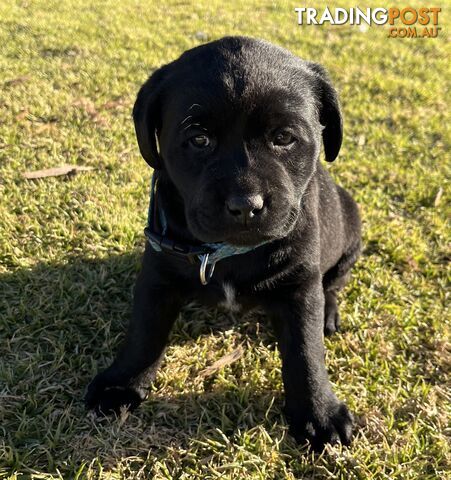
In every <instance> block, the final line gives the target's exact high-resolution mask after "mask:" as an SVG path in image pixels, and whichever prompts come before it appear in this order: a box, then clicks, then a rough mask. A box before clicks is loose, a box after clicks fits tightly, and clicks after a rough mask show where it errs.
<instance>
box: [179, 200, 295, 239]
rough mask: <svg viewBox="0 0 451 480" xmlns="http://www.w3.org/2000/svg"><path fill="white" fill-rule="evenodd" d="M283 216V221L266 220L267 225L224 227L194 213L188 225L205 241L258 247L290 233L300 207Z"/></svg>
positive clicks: (194, 233)
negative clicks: (212, 223)
mask: <svg viewBox="0 0 451 480" xmlns="http://www.w3.org/2000/svg"><path fill="white" fill-rule="evenodd" d="M282 217H283V220H282V221H280V220H279V221H275V220H274V221H273V222H270V221H268V222H265V225H246V226H245V225H241V226H239V225H236V226H230V225H228V226H227V227H223V226H222V225H218V226H216V225H211V223H210V222H209V221H208V218H204V217H202V216H201V215H194V218H192V219H191V221H190V219H189V217H188V226H189V229H190V230H191V232H192V234H193V235H194V236H195V237H196V238H198V239H199V240H200V241H202V242H203V243H227V244H229V245H234V246H238V247H241V246H243V247H244V246H245V247H252V246H255V247H256V246H258V245H261V244H262V243H268V242H271V241H274V240H278V239H281V238H284V237H286V236H287V235H289V234H290V232H291V231H292V230H293V228H294V226H295V225H296V222H297V220H298V217H299V209H298V208H294V207H293V208H291V209H290V210H289V211H288V212H285V215H283V216H282ZM279 218H280V216H279Z"/></svg>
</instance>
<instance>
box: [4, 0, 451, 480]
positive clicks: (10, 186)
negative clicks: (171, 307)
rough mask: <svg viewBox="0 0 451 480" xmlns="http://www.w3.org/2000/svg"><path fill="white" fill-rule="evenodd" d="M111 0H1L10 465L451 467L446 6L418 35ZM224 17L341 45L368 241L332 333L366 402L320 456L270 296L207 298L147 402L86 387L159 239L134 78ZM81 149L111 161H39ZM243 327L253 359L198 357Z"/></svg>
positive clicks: (383, 474)
mask: <svg viewBox="0 0 451 480" xmlns="http://www.w3.org/2000/svg"><path fill="white" fill-rule="evenodd" d="M91 3H94V2H88V1H87V0H83V1H79V0H77V1H75V0H70V1H69V0H58V1H55V0H47V1H45V2H44V1H42V0H39V1H33V0H21V1H16V2H2V3H0V42H1V53H0V72H1V76H0V338H1V343H0V358H1V360H0V476H2V477H5V478H11V479H15V478H36V479H37V478H39V479H42V478H45V479H50V478H78V479H82V478H93V479H94V478H113V479H122V478H123V479H134V478H154V479H213V478H224V479H264V480H266V479H275V480H279V479H295V478H296V479H301V478H302V479H304V478H305V479H320V478H321V479H322V478H325V479H327V478H329V479H332V478H337V479H363V480H366V479H400V480H401V479H402V480H406V479H412V480H413V479H426V480H427V479H435V478H437V479H438V478H440V479H444V478H450V477H449V468H450V465H449V460H450V455H449V447H448V446H447V441H448V440H449V432H450V431H449V429H448V430H447V424H448V422H449V406H450V403H449V400H450V399H449V389H447V387H449V376H447V375H449V369H448V368H449V359H450V355H449V344H448V342H447V340H448V338H449V337H448V335H449V329H448V327H449V311H447V310H446V300H447V294H446V286H447V284H446V281H447V278H446V277H447V259H448V258H449V250H447V246H448V244H449V238H450V234H449V233H450V232H449V225H448V224H447V222H446V218H447V213H448V217H449V209H448V211H446V206H447V201H449V183H448V182H447V180H446V178H447V175H446V174H447V168H448V169H449V157H448V158H447V152H448V155H449V140H450V130H449V128H450V123H451V122H450V118H449V115H448V111H449V86H450V85H449V78H450V73H451V72H450V68H449V58H450V53H451V52H450V48H449V44H447V43H446V34H447V32H446V28H445V17H444V15H446V12H444V13H443V14H442V17H441V20H442V27H444V29H443V31H442V32H441V34H440V35H441V36H439V38H437V39H413V40H409V39H388V38H387V27H375V28H370V29H369V30H368V31H366V32H364V31H360V30H359V29H358V28H356V27H344V28H337V27H335V28H334V27H328V26H325V27H305V28H300V27H298V26H297V23H296V16H295V14H294V11H293V8H294V6H295V5H294V4H292V3H289V2H284V3H277V2H266V3H265V2H261V1H260V2H258V1H256V0H251V1H249V2H242V1H238V0H231V1H230V2H223V1H219V0H209V1H206V0H200V1H199V2H192V3H193V4H192V5H191V6H189V5H187V4H185V3H184V2H178V1H176V0H171V1H169V2H157V1H156V0H151V1H150V2H149V1H148V2H138V1H135V0H123V1H121V2H115V1H112V0H105V1H100V2H96V6H90V4H91ZM299 3H300V4H302V5H303V2H299ZM163 4H165V5H164V6H163ZM345 4H346V2H343V3H342V4H340V6H343V5H345ZM373 5H376V3H374V2H373ZM376 6H380V5H379V4H377V5H376ZM323 7H324V5H323ZM225 34H247V35H252V36H257V37H262V38H266V39H268V40H270V41H273V42H275V43H277V44H280V45H282V46H285V47H287V48H288V49H290V50H292V51H293V52H294V53H296V54H298V55H300V56H302V57H304V58H307V59H312V60H315V61H318V62H321V63H323V64H324V65H325V66H326V67H327V68H328V69H329V71H330V73H331V76H332V78H333V79H334V81H335V83H336V85H337V87H338V89H339V91H340V93H341V98H342V104H343V109H344V117H345V138H344V147H343V149H342V151H341V154H340V157H339V159H338V160H337V161H336V162H335V163H334V164H333V165H331V166H330V167H329V168H330V171H331V173H332V174H333V176H334V177H335V178H337V179H338V181H339V182H340V183H341V184H342V185H344V186H345V187H346V188H347V189H349V190H350V191H351V192H352V193H353V195H354V197H355V198H356V199H357V201H358V202H359V204H360V207H361V212H362V216H363V222H364V245H365V249H364V253H363V256H362V259H361V260H360V261H359V263H358V264H357V266H356V268H355V270H354V277H353V280H352V281H351V283H350V284H349V285H348V287H347V288H346V290H345V292H344V294H343V296H342V302H341V312H342V318H343V327H344V331H343V333H341V334H339V335H337V336H334V337H333V338H331V339H327V340H326V344H327V348H328V354H327V364H328V368H329V371H330V375H331V378H332V381H333V383H334V385H335V389H336V392H337V394H338V396H339V397H340V398H343V399H346V400H347V402H348V404H349V405H350V407H351V408H352V410H353V411H355V412H356V414H357V415H358V418H359V422H358V423H359V428H358V431H357V434H356V438H355V440H354V443H353V445H352V447H351V448H349V449H340V448H339V447H334V448H328V450H327V451H326V452H325V453H324V454H323V455H322V456H312V455H311V454H309V453H306V451H305V450H303V449H302V448H300V447H297V446H296V445H295V444H294V442H293V441H292V439H291V438H290V437H289V436H288V434H287V427H286V424H285V423H284V420H283V417H282V414H281V407H282V404H283V397H282V386H281V374H280V360H279V356H278V353H277V349H276V345H275V340H274V337H273V336H272V333H271V329H270V328H269V326H268V324H267V322H266V320H265V319H264V318H262V317H261V316H259V315H255V314H254V315H253V316H248V317H246V318H243V319H241V318H232V317H230V316H229V315H227V314H225V313H222V312H220V311H206V310H204V309H203V308H199V307H197V306H189V307H187V308H186V309H185V310H184V312H183V313H182V315H181V316H180V319H179V321H178V323H177V326H176V329H175V331H174V333H173V335H172V340H171V345H170V347H169V349H168V351H167V355H166V360H165V362H164V365H163V368H162V369H161V371H160V374H159V376H158V378H157V382H156V384H155V386H154V387H153V393H152V395H151V398H150V400H149V401H147V402H145V404H143V406H142V408H140V409H139V410H138V411H137V412H136V413H135V414H132V415H124V416H123V417H121V418H118V419H102V420H99V419H96V418H95V417H93V416H91V415H87V414H86V412H85V410H84V407H83V403H82V397H83V392H84V390H85V388H86V385H87V383H88V382H89V381H90V379H91V378H92V377H93V375H94V374H95V372H96V371H97V370H98V369H100V368H103V367H105V366H106V365H108V363H109V362H110V361H111V359H112V357H113V355H114V352H115V351H116V349H117V346H118V344H119V343H120V340H121V338H122V336H123V333H124V329H125V326H126V324H127V321H128V317H129V314H130V306H131V292H132V286H133V282H134V278H135V276H136V272H137V270H138V269H139V260H140V255H141V252H142V250H143V246H144V237H143V234H142V229H143V226H144V223H145V219H146V207H147V201H148V187H149V179H150V176H151V171H150V169H149V168H148V167H147V166H146V164H145V162H144V161H143V160H142V159H141V158H140V156H139V154H138V149H137V146H136V141H135V138H134V133H133V125H132V121H131V107H132V105H133V101H134V98H135V94H136V92H137V89H138V87H139V86H140V85H141V84H142V83H143V81H144V80H145V79H146V76H147V75H148V74H149V73H150V72H151V71H152V70H153V69H155V68H157V67H158V66H159V65H161V64H163V63H165V62H168V61H170V60H172V59H174V58H175V57H177V56H178V55H179V54H180V53H181V52H182V51H183V50H185V49H187V48H190V47H193V46H195V45H198V44H199V43H202V42H203V41H205V40H207V39H214V38H218V37H220V36H223V35H225ZM65 163H75V164H80V165H89V166H92V167H94V168H95V170H94V171H92V172H87V173H82V174H79V175H77V176H74V177H70V178H63V177H60V178H49V179H42V180H35V181H30V180H25V179H23V178H22V172H24V171H27V170H33V169H40V168H47V167H52V166H58V165H61V164H65ZM448 173H449V170H448ZM448 178H449V177H448ZM438 192H443V194H442V196H441V199H440V198H439V197H440V195H438ZM240 344H242V345H243V346H244V350H245V353H244V355H243V357H242V358H241V359H239V360H238V361H237V362H235V363H233V364H232V365H230V366H227V367H225V368H223V369H222V370H221V371H219V372H218V373H216V374H215V375H213V376H210V377H207V378H203V377H202V376H200V375H199V372H201V371H202V370H203V369H204V368H205V367H207V366H208V365H211V364H212V363H213V362H214V361H215V360H217V359H218V358H220V357H221V356H222V355H225V354H226V353H229V352H230V351H232V350H233V349H234V348H236V347H237V346H238V345H240ZM447 372H448V373H447ZM447 382H448V385H447ZM447 395H448V398H447Z"/></svg>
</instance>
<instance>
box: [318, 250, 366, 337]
mask: <svg viewBox="0 0 451 480" xmlns="http://www.w3.org/2000/svg"><path fill="white" fill-rule="evenodd" d="M359 252H360V242H359V243H358V245H356V246H355V247H354V248H352V249H350V251H349V253H346V254H345V255H343V256H342V257H341V258H340V260H339V261H338V263H337V264H336V265H335V266H334V267H332V268H331V269H330V270H328V271H327V272H326V273H325V275H324V276H323V289H324V335H326V336H329V335H332V334H333V333H335V332H338V331H339V330H340V314H339V312H338V305H337V294H338V292H339V291H340V290H341V289H342V288H343V287H344V286H345V285H346V283H347V282H348V281H349V278H350V276H351V275H350V270H351V268H352V266H353V265H354V263H355V262H356V260H357V258H358V256H359Z"/></svg>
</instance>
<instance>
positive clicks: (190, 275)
mask: <svg viewBox="0 0 451 480" xmlns="http://www.w3.org/2000/svg"><path fill="white" fill-rule="evenodd" d="M133 117H134V121H135V128H136V134H137V138H138V143H139V147H140V150H141V153H142V155H143V157H144V159H145V160H146V161H147V162H148V163H149V165H151V166H152V167H153V168H154V169H155V173H154V175H157V178H158V201H159V202H160V206H161V207H162V208H163V210H164V212H165V215H166V217H167V221H168V236H169V237H171V238H173V239H178V240H180V241H184V242H187V243H191V244H202V243H204V242H226V243H229V244H233V245H247V246H249V245H251V246H252V245H260V244H262V243H263V242H266V243H264V244H263V245H261V246H258V247H256V248H255V249H253V250H252V251H250V252H249V253H245V254H242V255H235V256H232V257H229V258H227V259H224V260H221V261H220V262H218V264H217V265H216V270H215V272H214V276H213V278H212V280H211V282H210V283H209V284H208V285H207V286H203V285H201V283H200V281H199V264H194V265H189V264H188V263H185V262H184V261H183V260H180V259H178V258H175V257H172V256H170V255H167V254H165V253H157V252H155V251H154V250H153V249H152V248H151V247H150V245H147V246H146V250H145V253H144V258H143V264H142V270H141V272H140V274H139V277H138V280H137V283H136V289H135V298H134V308H133V316H132V320H131V323H130V326H129V329H128V332H127V336H126V339H125V342H124V344H123V346H122V348H121V350H120V352H119V353H118V355H117V357H116V359H115V360H114V362H113V364H112V365H111V366H110V367H109V368H108V369H106V370H105V371H103V372H101V373H99V374H98V375H97V376H96V377H95V379H94V380H93V381H92V383H91V384H90V385H89V388H88V392H87V395H86V403H87V405H88V407H89V408H93V409H95V410H97V411H98V412H104V413H108V412H112V411H114V412H118V411H119V409H120V407H121V406H128V408H135V407H137V406H138V405H139V404H140V402H141V401H142V400H144V399H145V398H146V396H147V391H148V388H149V384H150V382H151V381H152V380H153V379H154V378H155V374H156V371H157V367H158V365H159V363H160V361H161V358H162V354H163V351H164V348H165V346H166V343H167V340H168V336H169V333H170V331H171V327H172V325H173V323H174V320H175V319H176V317H177V315H178V313H179V311H180V308H181V307H182V305H183V304H186V303H187V302H190V301H192V300H193V299H196V300H197V301H200V302H203V303H205V304H207V305H217V304H220V303H224V302H225V303H227V304H229V305H230V304H232V303H233V306H234V308H235V309H238V308H240V309H242V310H247V309H250V308H254V307H257V306H259V307H263V308H264V309H265V310H266V312H267V313H268V315H269V317H270V318H271V321H272V324H273V326H274V330H275V333H276V336H277V340H278V344H279V347H280V352H281V357H282V365H283V382H284V386H285V394H286V402H285V411H286V415H287V418H288V421H289V424H290V431H291V432H292V434H293V435H294V437H295V438H296V439H297V440H298V441H299V442H303V441H305V440H309V441H310V443H311V445H312V447H313V448H314V449H315V450H321V449H322V448H323V447H324V445H325V444H326V443H327V442H332V443H333V442H336V441H341V442H342V443H343V444H346V445H347V444H349V442H350V440H351V435H352V424H353V419H352V415H351V413H350V412H349V411H348V409H347V407H346V406H345V404H344V403H342V402H340V401H339V400H338V399H337V397H336V396H335V394H334V393H333V391H332V388H331V385H330V382H329V379H328V376H327V372H326V368H325V362H324V345H323V333H325V334H331V333H333V332H335V331H336V330H337V329H338V326H339V315H338V311H337V299H336V295H337V292H338V290H340V289H341V288H342V287H343V285H344V284H345V281H346V277H347V275H348V272H349V270H350V268H351V267H352V265H353V264H354V262H355V261H356V259H357V257H358V255H359V251H360V220H359V214H358V210H357V206H356V204H355V203H354V201H353V199H352V198H351V196H350V195H349V194H348V193H347V192H346V191H345V190H343V189H342V188H341V187H339V186H337V185H336V184H335V183H334V182H333V181H332V179H331V177H330V176H329V174H328V173H327V171H326V170H325V169H324V168H323V167H322V165H321V163H320V149H321V144H323V146H324V153H325V157H326V160H327V161H329V162H331V161H333V160H334V159H335V158H336V157H337V155H338V152H339V150H340V146H341V142H342V117H341V113H340V107H339V102H338V98H337V94H336V92H335V90H334V88H333V86H332V84H331V82H330V79H329V77H328V75H327V73H326V72H325V70H324V69H323V68H322V67H321V66H320V65H317V64H314V63H310V62H307V61H304V60H301V59H299V58H297V57H295V56H294V55H292V54H291V53H290V52H288V51H286V50H284V49H282V48H279V47H276V46H274V45H271V44H269V43H267V42H264V41H260V40H254V39H251V38H245V37H226V38H223V39H221V40H218V41H215V42H211V43H209V44H206V45H202V46H200V47H197V48H194V49H192V50H189V51H187V52H185V53H184V54H183V55H182V56H181V57H180V58H179V59H178V60H176V61H174V62H172V63H170V64H168V65H165V66H163V67H162V68H160V69H159V70H157V71H156V72H154V73H153V75H152V76H151V77H150V78H149V80H148V81H147V82H146V83H145V84H144V85H143V87H142V88H141V90H140V92H139V94H138V98H137V100H136V103H135V107H134V110H133Z"/></svg>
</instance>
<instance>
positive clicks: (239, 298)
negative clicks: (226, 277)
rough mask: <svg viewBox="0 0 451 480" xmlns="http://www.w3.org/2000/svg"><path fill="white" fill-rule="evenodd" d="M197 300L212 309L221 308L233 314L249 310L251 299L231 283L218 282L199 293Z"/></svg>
mask: <svg viewBox="0 0 451 480" xmlns="http://www.w3.org/2000/svg"><path fill="white" fill-rule="evenodd" d="M196 299H197V300H199V301H200V302H201V303H203V304H205V305H207V306H210V307H219V308H222V309H224V310H226V311H229V312H232V313H238V312H240V311H242V310H246V309H247V308H248V303H249V298H248V296H247V295H243V294H242V292H240V291H239V290H238V289H237V287H236V286H235V285H234V284H233V283H232V282H230V281H216V282H214V283H213V284H209V285H207V286H205V287H203V288H202V290H198V291H197V295H196Z"/></svg>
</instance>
